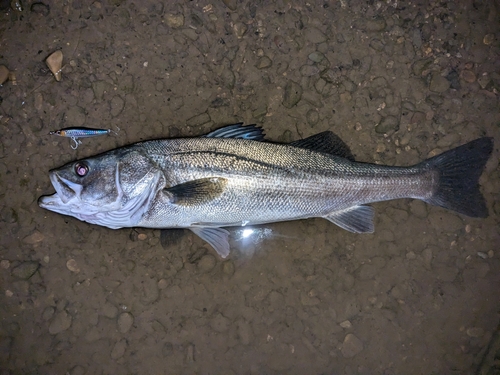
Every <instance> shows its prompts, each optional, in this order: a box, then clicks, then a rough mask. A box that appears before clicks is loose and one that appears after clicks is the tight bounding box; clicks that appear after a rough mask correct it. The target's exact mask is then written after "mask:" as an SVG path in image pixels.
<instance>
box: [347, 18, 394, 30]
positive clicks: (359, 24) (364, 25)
mask: <svg viewBox="0 0 500 375" xmlns="http://www.w3.org/2000/svg"><path fill="white" fill-rule="evenodd" d="M353 26H354V27H355V28H356V29H359V30H363V31H371V32H375V31H383V30H384V29H385V28H386V26H387V23H386V22H385V19H383V18H382V17H377V18H374V19H364V18H363V19H357V20H355V21H354V23H353Z"/></svg>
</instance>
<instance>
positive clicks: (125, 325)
mask: <svg viewBox="0 0 500 375" xmlns="http://www.w3.org/2000/svg"><path fill="white" fill-rule="evenodd" d="M133 324H134V317H133V316H132V314H131V313H128V312H124V313H121V314H120V316H119V317H118V331H119V332H120V333H127V332H128V331H130V328H132V325H133Z"/></svg>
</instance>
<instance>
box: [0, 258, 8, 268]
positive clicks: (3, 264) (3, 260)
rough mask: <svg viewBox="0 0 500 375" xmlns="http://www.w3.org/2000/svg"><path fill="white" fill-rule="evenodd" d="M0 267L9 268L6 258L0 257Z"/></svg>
mask: <svg viewBox="0 0 500 375" xmlns="http://www.w3.org/2000/svg"><path fill="white" fill-rule="evenodd" d="M0 267H2V268H3V269H4V270H7V269H9V267H10V261H9V260H7V259H2V261H1V262H0Z"/></svg>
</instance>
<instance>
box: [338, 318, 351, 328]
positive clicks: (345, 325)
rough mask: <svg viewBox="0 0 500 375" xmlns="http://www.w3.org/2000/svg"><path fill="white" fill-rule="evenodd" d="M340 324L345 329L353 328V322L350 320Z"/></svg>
mask: <svg viewBox="0 0 500 375" xmlns="http://www.w3.org/2000/svg"><path fill="white" fill-rule="evenodd" d="M340 326H341V327H342V328H345V329H349V328H352V324H351V322H350V321H349V320H344V321H343V322H342V323H340Z"/></svg>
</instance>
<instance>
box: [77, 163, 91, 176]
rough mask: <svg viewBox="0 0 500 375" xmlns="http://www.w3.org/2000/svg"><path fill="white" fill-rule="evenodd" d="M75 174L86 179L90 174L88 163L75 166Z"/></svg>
mask: <svg viewBox="0 0 500 375" xmlns="http://www.w3.org/2000/svg"><path fill="white" fill-rule="evenodd" d="M75 173H76V174H77V175H78V176H80V177H84V176H85V175H86V174H87V173H89V166H88V165H87V164H86V163H83V162H78V163H76V164H75Z"/></svg>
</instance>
